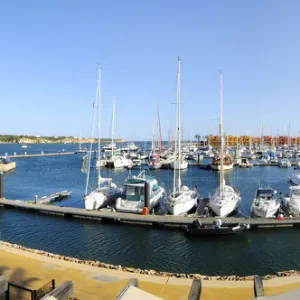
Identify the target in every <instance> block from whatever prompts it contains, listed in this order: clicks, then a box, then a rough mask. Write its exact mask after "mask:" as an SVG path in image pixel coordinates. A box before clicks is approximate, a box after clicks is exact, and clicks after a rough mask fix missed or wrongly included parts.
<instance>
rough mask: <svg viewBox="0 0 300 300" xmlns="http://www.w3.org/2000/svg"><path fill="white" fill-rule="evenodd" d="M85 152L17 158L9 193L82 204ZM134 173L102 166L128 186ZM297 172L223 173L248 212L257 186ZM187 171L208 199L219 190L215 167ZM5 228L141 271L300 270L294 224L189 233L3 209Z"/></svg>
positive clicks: (279, 186)
mask: <svg viewBox="0 0 300 300" xmlns="http://www.w3.org/2000/svg"><path fill="white" fill-rule="evenodd" d="M86 146H88V145H86ZM142 146H144V143H142ZM77 148H78V145H77V144H34V145H28V148H27V149H23V148H21V145H19V144H0V156H1V155H4V154H5V153H8V154H9V155H13V153H14V152H16V153H17V154H22V153H24V152H25V151H26V152H27V153H28V154H30V153H40V152H41V151H43V152H44V153H51V152H58V151H61V152H63V151H66V152H67V151H75V150H76V149H77ZM82 157H83V156H82V155H79V154H74V155H65V156H51V157H28V158H16V159H13V160H14V161H16V163H17V168H16V170H15V171H13V172H11V173H9V174H6V175H5V177H4V195H5V198H7V199H13V200H32V199H34V198H35V196H36V195H37V196H38V197H42V196H46V195H50V194H52V193H54V192H57V191H62V190H70V191H72V194H71V196H70V197H69V198H67V199H65V200H62V201H60V202H56V203H54V205H60V206H70V207H79V208H83V207H84V203H83V200H82V197H83V194H84V189H85V181H86V174H84V173H82V172H81V166H82ZM128 172H129V171H128V170H126V169H121V170H118V169H116V170H114V169H105V168H103V173H102V174H103V176H108V177H112V178H113V180H114V182H115V183H116V184H118V185H122V183H123V182H124V180H125V178H126V177H127V176H128ZM131 172H132V173H134V172H138V171H137V170H132V171H131ZM292 172H293V169H292V168H290V169H281V168H278V167H274V166H269V167H258V166H257V167H253V168H252V169H239V168H235V169H234V170H233V171H229V172H227V173H226V175H225V177H226V182H227V183H228V184H230V185H232V186H234V187H236V188H237V189H239V190H240V192H241V197H242V202H241V212H242V214H245V215H250V207H251V204H252V201H253V197H254V194H255V191H256V189H257V188H258V187H259V185H262V184H264V185H267V184H268V185H270V186H272V187H273V188H275V189H276V190H277V191H278V192H282V193H283V194H286V193H288V186H289V185H288V178H289V177H290V176H291V174H292ZM152 174H153V175H154V176H155V177H156V178H157V180H158V182H159V183H160V184H161V185H163V186H164V187H165V189H166V190H169V189H170V188H171V187H172V182H173V181H172V178H173V172H172V171H170V170H154V171H152ZM181 176H182V182H183V184H186V185H188V186H190V187H194V186H196V185H197V187H198V191H199V193H200V195H201V196H203V197H207V196H208V195H209V193H213V192H214V189H215V188H216V187H217V186H218V183H219V175H218V173H217V172H214V171H211V170H203V169H200V168H199V167H198V166H196V165H193V166H190V167H189V169H188V170H185V171H182V172H181ZM92 177H93V176H92ZM92 180H93V178H92ZM0 231H1V239H2V240H5V241H8V242H11V243H17V244H20V245H23V246H26V247H31V248H37V249H42V250H45V251H49V252H53V253H58V254H62V255H67V256H74V257H77V258H80V259H90V260H99V261H102V262H106V263H111V264H120V265H123V266H131V267H136V268H141V269H156V270H160V271H169V272H184V273H200V274H206V275H231V274H236V275H240V276H243V275H249V274H250V275H251V274H261V275H264V274H272V273H274V272H277V271H282V270H288V269H300V258H299V255H298V253H299V250H300V239H299V238H298V236H299V229H296V228H295V229H293V228H286V229H282V228H278V229H265V230H263V229H261V230H255V231H248V232H246V233H245V234H241V235H236V236H224V237H220V236H214V237H209V238H207V237H205V238H191V237H187V236H186V235H185V234H184V232H181V231H178V230H170V229H168V230H166V229H157V228H155V229H153V228H148V227H141V226H132V225H114V224H101V223H98V222H93V221H87V220H75V219H69V218H68V219H65V218H62V217H54V216H47V215H42V214H32V213H29V212H26V211H21V210H13V209H6V208H5V209H1V210H0Z"/></svg>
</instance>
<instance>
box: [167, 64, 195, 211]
mask: <svg viewBox="0 0 300 300" xmlns="http://www.w3.org/2000/svg"><path fill="white" fill-rule="evenodd" d="M174 157H175V161H177V167H176V165H174V166H175V168H174V172H173V191H172V192H170V193H169V194H168V195H167V197H166V206H167V208H168V211H169V213H170V214H172V215H182V214H186V213H187V212H188V211H190V210H191V209H192V208H193V207H195V206H196V204H197V200H198V193H197V191H196V190H190V189H189V187H187V186H185V185H183V186H182V185H181V175H180V170H181V162H182V159H181V129H180V58H178V69H177V93H176V137H175V155H174Z"/></svg>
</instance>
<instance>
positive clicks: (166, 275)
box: [0, 241, 300, 282]
mask: <svg viewBox="0 0 300 300" xmlns="http://www.w3.org/2000/svg"><path fill="white" fill-rule="evenodd" d="M0 245H1V247H2V246H4V247H6V248H7V249H13V250H19V251H24V252H28V253H33V254H36V255H39V256H41V257H48V258H54V259H57V260H61V261H65V262H72V263H75V264H78V265H81V266H91V267H96V268H100V269H101V268H102V269H109V270H116V271H121V272H125V273H133V274H139V275H150V276H154V277H162V278H179V279H190V280H193V279H201V280H205V281H231V282H232V281H235V282H237V281H252V280H253V276H254V274H253V275H247V276H238V275H228V276H209V275H203V274H198V273H173V272H163V271H157V270H153V269H140V268H133V267H124V266H121V265H113V264H108V263H104V262H100V261H93V260H83V259H78V258H75V257H70V256H65V255H60V254H55V253H51V252H47V251H44V250H39V249H34V248H28V247H24V246H22V245H18V244H12V243H9V242H7V241H0ZM284 277H299V280H300V271H297V270H287V271H279V272H276V273H275V274H270V275H264V276H262V279H263V280H271V279H276V278H284Z"/></svg>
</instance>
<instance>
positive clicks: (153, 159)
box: [148, 106, 164, 170]
mask: <svg viewBox="0 0 300 300" xmlns="http://www.w3.org/2000/svg"><path fill="white" fill-rule="evenodd" d="M157 122H158V123H157V125H158V130H159V146H158V151H156V149H155V146H154V145H155V135H154V128H153V139H152V154H151V155H150V157H149V163H148V168H149V169H150V170H155V169H160V168H161V167H162V160H161V158H162V154H163V152H164V149H163V144H162V134H161V127H160V116H159V106H158V107H157ZM153 127H154V126H153Z"/></svg>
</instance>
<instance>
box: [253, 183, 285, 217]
mask: <svg viewBox="0 0 300 300" xmlns="http://www.w3.org/2000/svg"><path fill="white" fill-rule="evenodd" d="M276 195H277V191H275V190H274V189H272V188H269V187H267V188H259V189H258V190H257V191H256V194H255V198H254V201H253V203H252V206H251V209H252V212H253V214H254V215H255V216H257V217H262V218H272V217H273V216H274V215H275V214H276V212H277V211H278V209H279V207H280V200H279V199H278V197H277V196H276Z"/></svg>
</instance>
